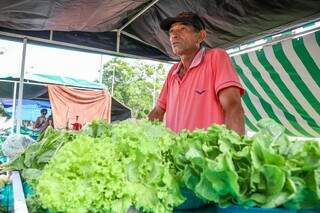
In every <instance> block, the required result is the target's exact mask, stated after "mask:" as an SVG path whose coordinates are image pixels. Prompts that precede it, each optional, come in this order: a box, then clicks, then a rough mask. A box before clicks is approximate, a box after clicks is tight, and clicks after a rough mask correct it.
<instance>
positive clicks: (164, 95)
mask: <svg viewBox="0 0 320 213" xmlns="http://www.w3.org/2000/svg"><path fill="white" fill-rule="evenodd" d="M180 67H181V62H180V63H177V64H175V65H173V67H172V68H171V70H170V71H169V74H168V76H167V79H166V81H165V83H164V85H163V88H162V91H161V93H160V97H159V99H158V101H157V106H159V107H160V108H162V109H164V110H165V111H166V116H165V119H166V120H165V121H166V126H167V127H168V128H170V129H171V130H173V131H174V132H180V131H181V130H183V129H187V130H190V131H193V130H194V129H197V128H202V129H206V128H208V127H209V126H210V125H212V124H213V123H217V124H223V123H224V111H223V108H222V106H221V104H220V103H219V98H218V93H219V92H220V91H221V90H223V89H225V88H227V87H231V86H233V87H238V88H239V91H240V94H241V95H243V93H244V89H243V87H242V86H241V84H240V81H239V77H238V75H237V73H236V71H235V69H234V68H233V66H232V64H231V60H230V58H229V56H228V54H227V53H226V51H224V50H223V49H218V48H216V49H208V50H207V49H204V48H202V49H200V50H199V52H198V53H197V55H196V56H195V58H194V59H193V61H192V64H191V66H190V68H189V69H188V71H187V72H186V73H185V75H184V76H183V78H182V79H180V77H179V76H178V71H179V69H180Z"/></svg>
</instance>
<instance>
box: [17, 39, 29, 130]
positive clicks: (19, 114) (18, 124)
mask: <svg viewBox="0 0 320 213" xmlns="http://www.w3.org/2000/svg"><path fill="white" fill-rule="evenodd" d="M26 51H27V38H26V37H25V38H23V49H22V62H21V73H20V82H19V96H18V110H17V131H16V133H18V134H20V128H21V111H22V98H23V82H24V70H25V62H26Z"/></svg>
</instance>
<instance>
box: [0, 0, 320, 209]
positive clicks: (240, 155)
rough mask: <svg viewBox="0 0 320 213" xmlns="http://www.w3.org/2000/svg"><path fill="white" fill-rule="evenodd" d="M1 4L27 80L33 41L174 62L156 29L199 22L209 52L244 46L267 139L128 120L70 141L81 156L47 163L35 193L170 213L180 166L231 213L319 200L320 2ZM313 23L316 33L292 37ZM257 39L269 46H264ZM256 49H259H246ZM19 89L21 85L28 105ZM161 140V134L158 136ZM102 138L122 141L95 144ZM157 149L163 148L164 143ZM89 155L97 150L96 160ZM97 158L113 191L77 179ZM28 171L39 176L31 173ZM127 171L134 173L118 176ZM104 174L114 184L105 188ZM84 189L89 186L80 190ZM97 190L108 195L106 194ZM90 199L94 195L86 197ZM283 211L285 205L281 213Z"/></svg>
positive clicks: (251, 98) (249, 121)
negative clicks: (184, 18)
mask: <svg viewBox="0 0 320 213" xmlns="http://www.w3.org/2000/svg"><path fill="white" fill-rule="evenodd" d="M2 6H3V7H2V8H3V10H1V11H0V15H1V14H2V15H3V16H0V26H1V32H0V34H1V35H2V36H4V37H6V38H8V37H10V38H15V39H18V40H23V42H24V49H23V60H22V67H21V76H20V81H21V82H23V81H24V60H25V54H26V48H27V43H28V42H36V43H46V44H50V45H59V46H65V47H68V48H75V49H81V50H86V51H94V52H100V53H106V54H113V55H119V56H131V57H136V58H151V59H156V60H166V61H168V60H176V58H175V56H174V55H173V54H172V51H171V48H170V44H169V40H168V35H167V34H166V33H165V32H163V31H161V30H160V27H159V22H160V21H161V20H163V19H164V18H166V17H168V16H174V15H176V14H177V13H179V12H181V11H193V12H196V13H198V14H201V15H202V16H203V17H204V19H205V24H206V26H207V31H208V39H207V40H206V42H205V46H208V47H223V48H226V49H228V48H235V49H237V50H235V51H233V52H232V53H231V56H232V60H233V63H234V65H235V67H236V68H237V71H238V73H239V75H240V77H241V80H242V83H243V85H244V86H245V88H246V90H247V93H246V96H244V98H243V103H244V106H245V111H246V126H247V128H249V129H252V130H255V131H257V132H258V133H257V135H256V136H253V137H252V138H246V137H243V138H240V137H238V136H237V135H235V134H234V133H232V132H229V131H228V130H226V129H223V128H222V127H212V128H210V130H209V131H208V132H196V133H195V134H194V135H193V134H191V135H189V134H187V133H184V134H181V135H178V136H177V135H175V136H173V135H171V134H170V133H168V132H166V130H163V129H161V128H158V127H154V126H152V125H151V124H143V123H139V124H138V123H133V124H130V123H129V124H127V123H126V122H124V123H121V124H119V125H118V126H117V125H115V126H112V127H107V129H108V130H106V132H108V131H113V132H112V135H113V137H110V135H108V134H104V135H103V136H101V135H99V134H97V132H100V133H101V131H90V132H91V133H84V134H85V135H82V137H81V138H82V139H77V136H74V137H75V139H74V138H73V139H74V140H72V142H71V144H74V146H75V147H77V148H78V149H79V150H78V151H79V153H82V154H81V156H78V157H79V158H77V157H75V158H72V159H73V160H72V161H68V165H69V166H70V167H67V166H65V164H63V163H65V162H66V156H67V154H66V153H69V154H70V153H74V152H72V151H71V150H73V149H75V147H72V145H70V146H64V147H66V148H63V150H62V151H61V152H58V155H57V157H56V158H55V161H54V163H51V164H50V163H49V166H48V169H47V170H45V171H44V175H43V176H41V177H42V178H41V179H40V183H39V185H38V186H39V188H38V191H39V194H40V195H41V196H42V202H44V203H46V204H47V206H46V207H47V208H51V209H54V210H67V209H71V210H74V211H75V212H86V211H88V210H90V208H95V209H94V210H98V209H97V208H99V207H100V208H102V209H103V208H105V209H104V210H106V211H107V210H109V209H112V210H113V211H114V212H121V211H123V210H124V209H127V208H128V207H129V206H131V205H135V206H136V207H137V208H142V209H145V210H147V211H156V212H157V210H158V212H166V211H169V212H170V211H171V210H172V207H173V206H177V205H179V204H181V202H182V197H181V194H180V192H179V190H177V191H175V189H177V188H176V184H177V182H175V180H176V179H175V178H173V176H172V175H173V174H172V173H170V172H169V171H170V167H168V164H167V163H168V162H170V163H172V164H170V165H175V167H174V168H175V169H177V170H176V172H177V173H178V174H180V175H181V176H180V177H183V178H182V180H181V182H183V183H184V184H185V185H186V186H187V187H188V188H189V189H192V190H193V191H194V192H195V193H196V194H197V196H198V197H200V198H202V199H203V200H207V201H208V200H209V201H214V202H215V203H217V204H219V205H220V206H222V207H225V206H227V205H229V204H236V205H238V206H241V207H246V208H251V207H259V208H258V209H260V210H261V209H262V208H261V207H263V208H275V207H286V208H289V209H290V208H292V209H300V208H304V207H311V206H312V207H314V205H316V204H317V202H318V200H319V199H318V197H319V195H318V193H319V184H318V183H319V174H318V173H319V172H318V171H319V170H318V169H319V168H318V167H319V143H318V142H316V141H315V140H314V138H315V137H319V109H320V104H319V99H320V97H319V93H317V91H319V80H318V78H317V73H318V72H319V67H320V66H319V61H320V60H319V55H320V54H319V32H318V30H319V20H320V14H319V12H320V2H319V1H315V0H304V1H302V0H301V1H299V0H294V1H268V2H265V1H255V0H250V1H205V0H203V1H171V0H162V1H161V0H160V1H159V0H154V1H130V0H129V1H121V3H115V2H114V1H77V2H76V3H70V2H66V3H61V2H59V3H58V2H55V1H43V2H41V3H37V2H32V1H21V4H14V3H10V2H6V3H3V5H2ZM8 14H9V15H11V16H10V21H8ZM92 14H95V15H94V16H92ZM1 17H2V19H1ZM21 17H22V18H21ZM21 20H23V21H22V22H21ZM306 23H310V24H313V25H314V26H315V27H313V28H312V29H311V30H307V31H304V32H297V31H296V32H292V29H296V28H300V27H302V26H304V25H305V24H306ZM302 28H303V27H302ZM288 32H289V33H288ZM304 34H308V35H304ZM279 35H280V36H279ZM298 37H299V38H298ZM270 38H271V39H270ZM260 40H266V41H264V42H262V43H261V42H260V43H259V41H260ZM255 41H257V43H256V44H254V45H248V44H251V43H253V42H255ZM301 41H302V42H301ZM244 43H245V45H241V44H244ZM257 49H260V50H257ZM22 86H23V84H22V83H20V90H19V102H20V104H19V105H20V106H21V102H22V97H23V95H22ZM18 111H19V110H18ZM20 114H21V113H20ZM18 116H19V113H18ZM266 117H269V118H272V119H274V120H276V121H277V122H279V123H281V124H282V125H279V124H275V123H273V122H272V121H268V120H267V121H265V122H260V123H257V121H258V120H260V119H261V118H266ZM99 125H101V126H103V128H105V125H104V124H95V126H94V127H92V128H98V127H99ZM93 132H94V133H95V135H92V133H93ZM159 132H160V133H161V134H157V133H159ZM286 133H288V134H290V135H295V136H308V137H314V138H311V139H310V140H309V141H307V142H305V143H303V142H301V141H295V143H293V141H289V139H288V137H287V135H286ZM52 134H59V133H52ZM86 134H87V135H86ZM88 134H89V135H88ZM110 134H111V133H110ZM163 136H166V138H165V139H164V138H162V137H163ZM97 137H103V138H104V140H105V141H112V142H113V143H106V144H101V143H94V141H96V139H95V138H97ZM139 137H140V138H139ZM171 137H173V138H175V139H173V141H175V142H177V144H178V145H179V146H175V145H177V144H175V142H172V144H166V143H165V142H166V141H167V142H168V141H171V139H172V138H171ZM83 138H85V142H84V139H83ZM142 138H143V139H142ZM98 141H101V140H98ZM116 141H120V142H119V143H116ZM151 141H152V142H151ZM155 141H156V143H153V142H155ZM179 141H180V142H181V141H189V142H191V141H192V142H194V143H184V144H185V145H186V144H187V145H186V146H184V145H183V144H179ZM148 142H150V143H148ZM61 143H64V142H61ZM159 143H160V144H162V146H159V147H158V146H157V144H159ZM208 143H210V144H208ZM137 144H138V145H137ZM150 144H152V145H153V146H151V145H150ZM189 144H192V145H189ZM171 145H172V146H171ZM81 147H85V148H83V149H81ZM128 147H130V148H129V149H128ZM91 148H94V149H96V152H94V153H93V152H90V151H89V150H91ZM70 149H71V150H70ZM97 150H108V151H109V152H108V155H107V156H108V157H110V158H112V159H113V160H114V159H117V160H115V161H107V162H105V161H104V159H105V156H106V155H105V153H104V152H103V153H100V152H99V151H97ZM115 150H116V151H119V152H115ZM159 150H161V152H158V151H159ZM155 151H156V152H155ZM119 153H121V154H119ZM93 156H95V157H96V158H95V157H93ZM141 156H142V158H140V157H141ZM38 157H39V156H34V158H33V159H31V158H29V159H28V160H37V158H38ZM81 157H84V158H81ZM141 159H143V160H141ZM146 159H149V161H148V160H146ZM24 160H25V159H24ZM46 160H47V161H46V163H48V159H46ZM92 160H96V161H97V162H98V161H99V162H100V164H98V165H97V167H95V168H94V169H97V170H99V168H100V167H102V168H103V169H102V170H103V172H105V173H103V175H102V176H103V177H104V179H99V178H97V179H98V180H99V181H98V182H99V184H102V185H103V186H104V187H100V185H99V184H97V182H96V181H97V179H94V178H92V177H95V176H92V175H88V176H85V175H84V176H85V177H84V176H81V175H79V176H78V175H75V174H74V173H73V172H72V171H70V170H64V169H67V168H74V167H75V166H77V165H78V164H79V162H81V163H83V162H86V163H87V164H83V165H84V166H83V167H81V168H79V169H80V170H81V171H86V172H90V171H91V170H90V171H89V169H88V167H86V166H88V165H92ZM110 162H113V163H112V165H109V164H110ZM123 162H126V163H127V162H130V163H129V164H125V163H124V164H123ZM146 162H149V163H150V164H148V163H147V164H145V163H146ZM104 163H106V164H108V166H104ZM128 165H129V166H128ZM139 165H142V166H141V167H139ZM42 166H43V165H41V168H43V167H42ZM77 168H78V167H77ZM112 168H117V169H114V170H113V169H112ZM138 168H139V169H140V170H139V169H138ZM199 168H201V169H199ZM24 169H25V168H24ZM27 169H34V168H33V167H30V166H29V167H27ZM60 169H62V170H60ZM144 169H145V170H144ZM29 171H30V170H29ZM32 171H34V170H32ZM57 171H63V172H64V173H68V174H69V176H66V175H64V174H63V177H62V176H61V173H59V172H57ZM92 171H96V170H92ZM117 171H121V172H117ZM157 171H158V172H157ZM159 171H160V172H159ZM199 171H202V172H199ZM86 172H84V173H83V174H87V173H86ZM94 174H95V175H97V174H99V172H97V173H94ZM123 174H124V175H125V176H126V177H123V176H121V175H123ZM29 177H30V176H29ZM74 177H76V180H77V181H79V182H77V181H71V182H72V183H76V184H75V185H72V184H69V185H68V184H66V183H70V180H68V178H74ZM88 177H89V178H88ZM105 177H108V178H109V179H108V180H110V181H107V182H106V181H103V180H105ZM114 177H119V178H114ZM50 178H51V179H50ZM77 178H79V179H77ZM82 178H83V179H82ZM48 180H50V181H48ZM57 180H59V181H60V182H59V181H57ZM61 180H63V181H61ZM118 180H123V181H124V182H121V181H118ZM162 180H163V181H162ZM86 181H89V182H90V181H92V182H90V183H91V184H92V185H91V186H96V188H94V187H93V188H94V189H96V191H92V189H93V188H90V187H89V188H86V186H88V185H86V184H87V183H88V182H86ZM83 182H85V183H86V184H79V185H77V184H78V183H83ZM181 182H180V183H181ZM55 184H56V185H55ZM60 184H61V185H60ZM64 184H66V185H64ZM154 184H155V185H154ZM89 185H90V184H89ZM57 186H58V187H57ZM115 186H116V187H115ZM79 187H84V188H79ZM157 187H159V188H157ZM161 187H162V188H161ZM56 189H61V190H56ZM154 189H157V190H154ZM90 190H91V191H90ZM99 190H100V191H99ZM117 190H118V191H117ZM123 190H124V191H123ZM97 191H99V192H101V196H97ZM72 193H77V196H74V194H72ZM88 194H89V195H90V196H85V195H88ZM115 194H117V195H115ZM60 195H61V196H62V197H63V196H66V197H63V198H65V199H64V201H65V200H66V199H68V198H70V200H72V201H70V202H62V200H59V198H61V196H60ZM82 196H83V197H82ZM103 196H106V197H107V198H108V199H106V200H107V201H108V202H110V203H108V204H109V205H106V204H105V203H106V202H104V200H103V201H101V197H103ZM81 198H83V199H82V200H81ZM80 203H81V204H82V205H79V204H80ZM84 204H85V205H84ZM258 209H254V210H253V211H258ZM117 210H118V211H117ZM220 210H221V208H220ZM220 210H218V211H220ZM229 210H230V209H229ZM233 210H234V209H233ZM278 210H279V211H280V212H281V211H282V210H283V209H275V210H274V211H278ZM309 210H310V211H311V212H312V211H313V212H317V210H316V209H309ZM309 210H308V211H309ZM212 211H213V210H212ZM221 211H223V210H221ZM231 211H232V210H231ZM267 211H269V210H267ZM271 211H273V210H271ZM283 211H285V212H297V211H295V210H283Z"/></svg>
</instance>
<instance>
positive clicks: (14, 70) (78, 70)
mask: <svg viewBox="0 0 320 213" xmlns="http://www.w3.org/2000/svg"><path fill="white" fill-rule="evenodd" d="M22 46H23V43H20V42H15V41H8V40H3V39H0V74H15V75H20V70H21V59H22ZM1 53H2V54H1ZM112 58H113V56H107V55H103V56H102V65H103V64H105V63H106V62H107V61H108V60H111V59H112ZM127 60H128V61H134V60H136V59H127ZM139 61H141V59H139ZM143 61H144V62H145V63H151V64H157V63H159V62H155V61H151V60H143ZM25 63H26V64H25V72H26V73H29V74H31V73H43V74H52V75H61V76H68V77H74V78H79V79H85V80H88V81H94V80H98V79H99V70H100V67H101V55H100V54H94V53H87V52H80V51H75V50H66V49H62V48H54V47H46V46H40V45H33V44H28V45H27V52H26V62H25ZM170 66H171V65H170V64H165V68H166V69H167V70H169V68H170Z"/></svg>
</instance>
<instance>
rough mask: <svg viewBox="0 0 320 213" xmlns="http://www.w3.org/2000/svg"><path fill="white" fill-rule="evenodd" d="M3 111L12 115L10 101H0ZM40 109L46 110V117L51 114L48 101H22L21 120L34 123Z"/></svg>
mask: <svg viewBox="0 0 320 213" xmlns="http://www.w3.org/2000/svg"><path fill="white" fill-rule="evenodd" d="M0 100H1V103H2V105H3V106H4V110H5V111H6V113H8V114H9V115H10V116H11V115H12V103H13V101H12V99H0ZM41 109H47V110H48V115H50V114H51V105H50V102H49V101H39V100H27V99H23V100H22V113H21V119H22V120H28V121H36V119H37V117H38V116H39V115H40V110H41Z"/></svg>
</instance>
